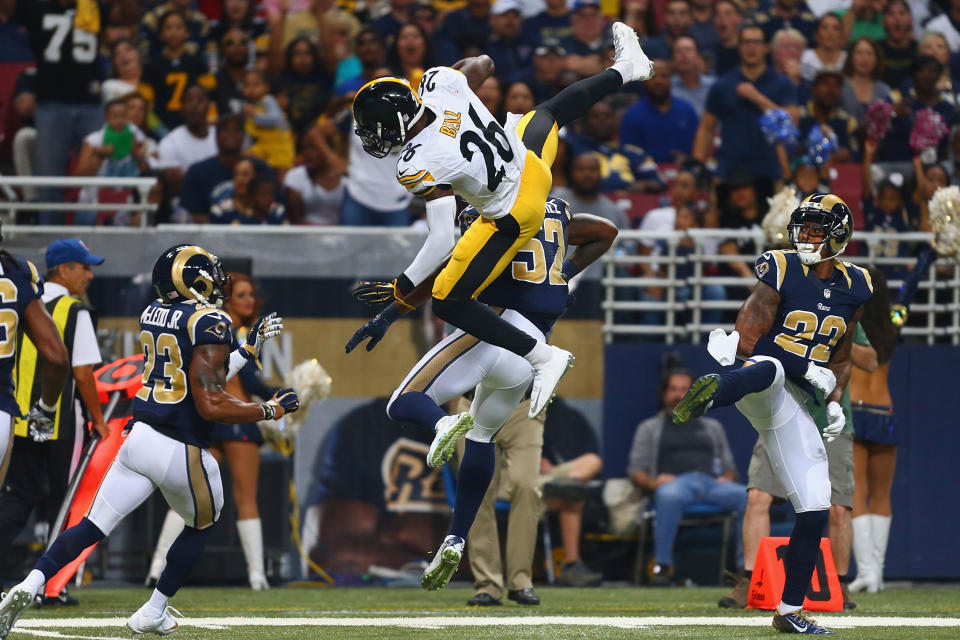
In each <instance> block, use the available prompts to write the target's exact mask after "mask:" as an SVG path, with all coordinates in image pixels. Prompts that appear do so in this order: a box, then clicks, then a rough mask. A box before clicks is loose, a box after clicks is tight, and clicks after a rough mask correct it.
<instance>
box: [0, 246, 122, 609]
mask: <svg viewBox="0 0 960 640" xmlns="http://www.w3.org/2000/svg"><path fill="white" fill-rule="evenodd" d="M103 260H104V259H103V257H102V256H97V255H94V254H92V253H91V252H90V250H89V249H88V248H87V245H85V244H84V243H83V242H82V241H81V240H78V239H76V238H68V239H66V240H57V241H55V242H53V243H51V245H50V246H49V247H47V255H46V262H47V273H46V275H45V276H44V280H45V283H44V287H43V296H42V298H41V300H42V302H43V305H44V306H45V307H46V309H47V312H48V313H49V314H50V316H51V317H52V318H53V321H54V324H55V325H56V327H57V331H59V333H60V337H61V338H62V339H63V342H64V344H65V345H66V347H67V351H68V353H69V357H70V365H71V367H72V368H71V370H70V373H68V375H67V377H66V380H65V382H64V385H63V391H62V393H61V396H60V399H59V401H58V403H57V405H56V408H55V409H54V410H53V411H51V412H50V415H49V417H50V418H51V420H52V423H53V429H52V432H49V433H47V432H44V433H40V432H36V431H34V432H31V431H30V430H29V429H28V425H27V420H26V419H24V418H18V419H16V420H15V428H14V435H15V438H16V439H15V445H14V450H15V451H16V453H15V455H13V456H12V459H11V460H10V469H9V472H8V473H7V478H6V481H5V484H4V486H3V490H2V491H0V549H10V548H11V545H12V543H13V540H14V538H16V537H17V535H18V534H19V533H20V531H21V530H22V529H23V527H24V526H25V525H26V523H27V520H28V518H29V516H30V513H31V512H32V511H33V510H34V509H38V510H39V513H38V520H39V521H47V522H50V521H52V520H53V519H54V518H56V515H57V513H58V511H59V509H60V505H61V503H62V501H63V499H64V495H65V494H66V490H67V485H68V484H69V481H70V474H71V473H72V472H73V471H74V469H75V468H76V466H77V463H78V462H79V458H80V452H81V451H82V450H83V446H82V444H83V440H84V438H85V437H86V436H87V433H86V430H85V428H84V426H85V424H86V421H87V419H89V420H90V421H91V422H92V423H93V430H94V431H95V432H96V433H97V434H99V435H100V437H101V438H105V437H106V436H107V434H108V429H107V426H106V424H104V422H103V414H102V412H101V411H100V402H99V400H98V398H97V388H96V382H95V381H94V378H93V368H94V366H95V365H97V364H99V363H100V361H101V358H100V349H99V347H98V345H97V335H96V332H95V330H94V326H93V319H92V317H91V315H90V308H89V307H87V306H86V305H85V304H84V303H83V302H82V301H81V298H83V297H84V296H85V295H86V292H87V287H89V286H90V281H91V280H93V272H92V271H91V269H90V267H91V266H93V265H98V264H102V263H103ZM40 364H41V358H40V357H39V356H38V353H37V348H36V346H35V345H34V344H33V342H31V341H30V338H29V337H27V336H22V337H21V338H20V344H19V348H18V349H17V368H16V371H15V376H16V397H17V404H18V405H19V406H20V412H21V413H22V414H23V415H24V416H26V415H27V413H28V412H29V411H30V408H31V407H32V406H33V405H34V404H36V399H37V398H38V397H39V394H40V378H41V376H40V375H39V372H40ZM81 402H82V404H83V407H86V412H84V410H83V407H81V406H80V403H81ZM85 414H86V415H85ZM50 533H51V534H52V535H53V536H55V535H56V534H57V533H58V532H56V531H51V532H50ZM53 600H56V601H58V602H61V603H65V602H68V600H67V596H66V593H65V592H64V593H63V594H61V596H60V598H54V599H53ZM75 602H76V601H75V600H72V601H70V603H75Z"/></svg>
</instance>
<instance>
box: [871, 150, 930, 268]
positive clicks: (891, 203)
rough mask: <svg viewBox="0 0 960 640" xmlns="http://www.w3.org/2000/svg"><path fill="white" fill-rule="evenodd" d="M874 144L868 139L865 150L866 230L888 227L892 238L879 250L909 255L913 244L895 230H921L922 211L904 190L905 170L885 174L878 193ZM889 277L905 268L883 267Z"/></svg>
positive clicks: (880, 229)
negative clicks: (872, 177) (872, 169)
mask: <svg viewBox="0 0 960 640" xmlns="http://www.w3.org/2000/svg"><path fill="white" fill-rule="evenodd" d="M874 153H875V148H874V146H873V143H872V142H871V141H869V140H868V141H867V143H866V145H865V149H864V154H863V169H862V174H861V175H862V189H863V221H864V229H866V230H867V231H886V232H890V233H891V238H890V239H884V240H881V241H880V242H879V243H878V246H877V248H876V252H877V254H878V255H882V256H887V257H901V258H902V257H906V256H908V255H910V254H911V249H912V247H911V244H912V243H908V242H902V241H899V240H897V239H896V235H895V234H896V232H905V231H919V230H920V224H921V215H920V214H921V212H920V210H919V208H918V207H917V206H916V205H915V204H914V203H913V202H907V200H906V198H905V197H904V193H903V186H904V184H903V182H904V178H903V174H901V173H899V172H895V173H892V174H890V175H889V176H887V177H886V178H884V179H883V180H882V181H881V182H880V184H879V185H878V186H877V188H876V196H874V190H873V188H872V183H871V180H870V164H872V162H873V159H874ZM882 270H883V272H884V274H885V275H886V276H887V277H888V278H900V277H902V276H903V275H904V273H905V271H906V269H904V268H903V267H902V266H899V265H894V266H891V265H885V266H883V267H882Z"/></svg>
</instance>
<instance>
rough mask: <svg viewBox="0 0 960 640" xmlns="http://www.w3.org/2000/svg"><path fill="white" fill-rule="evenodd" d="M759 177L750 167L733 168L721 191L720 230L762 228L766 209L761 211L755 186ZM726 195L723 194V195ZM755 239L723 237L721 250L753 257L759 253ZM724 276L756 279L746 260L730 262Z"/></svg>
mask: <svg viewBox="0 0 960 640" xmlns="http://www.w3.org/2000/svg"><path fill="white" fill-rule="evenodd" d="M755 183H756V178H755V177H754V175H753V174H752V173H751V172H750V170H749V169H745V168H742V167H741V168H738V169H736V170H735V171H733V172H732V173H731V174H730V175H729V177H728V178H727V180H726V182H725V183H724V184H723V187H724V188H723V189H722V190H719V192H718V196H717V197H718V200H719V201H720V202H719V205H720V225H719V226H720V228H721V229H748V230H751V231H759V230H760V228H761V227H760V224H761V222H762V221H763V212H762V211H761V210H760V199H759V197H758V195H757V188H756V186H755ZM724 193H725V194H726V195H725V197H722V196H723V194H724ZM759 248H760V247H758V246H757V245H756V242H755V241H754V239H753V238H752V237H751V236H749V235H745V234H738V235H734V236H731V237H730V238H728V239H726V240H723V241H722V242H721V243H720V247H719V251H720V253H722V254H725V255H741V256H753V255H757V254H758V253H759ZM723 270H724V271H726V274H725V275H733V276H740V277H741V278H753V277H754V276H753V268H752V267H751V266H750V265H748V264H747V263H746V262H727V263H726V266H725V268H723Z"/></svg>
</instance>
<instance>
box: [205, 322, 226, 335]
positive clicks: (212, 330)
mask: <svg viewBox="0 0 960 640" xmlns="http://www.w3.org/2000/svg"><path fill="white" fill-rule="evenodd" d="M207 333H209V334H212V335H214V336H216V337H217V338H221V339H222V338H223V336H225V335H226V333H227V323H226V322H224V321H223V320H221V321H220V322H218V323H217V324H215V325H212V326H209V327H207Z"/></svg>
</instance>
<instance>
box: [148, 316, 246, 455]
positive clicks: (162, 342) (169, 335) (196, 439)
mask: <svg viewBox="0 0 960 640" xmlns="http://www.w3.org/2000/svg"><path fill="white" fill-rule="evenodd" d="M232 340H233V334H232V333H231V332H230V316H228V315H227V314H226V313H225V312H223V311H221V310H220V309H217V308H215V307H211V306H208V305H204V304H201V303H198V302H196V301H188V302H180V303H176V304H163V303H162V302H161V301H160V300H154V301H153V302H151V303H150V304H149V305H148V306H147V308H146V309H144V310H143V313H141V314H140V347H141V349H142V350H143V356H144V368H143V387H142V388H141V389H140V391H138V392H137V396H136V398H135V399H134V402H133V418H134V420H138V421H140V422H144V423H146V424H148V425H150V426H151V427H153V429H154V430H156V431H158V432H160V433H162V434H164V435H166V436H169V437H171V438H173V439H174V440H179V441H180V442H183V443H185V444H190V445H194V446H197V447H201V448H207V447H209V446H210V444H211V440H210V433H211V430H212V429H213V423H212V422H210V421H209V420H206V419H204V418H203V417H202V416H201V415H200V413H199V412H198V411H197V407H196V405H195V404H194V401H193V395H192V394H191V393H190V382H189V379H190V362H191V360H192V358H193V350H194V349H195V348H197V347H199V346H202V345H206V344H225V345H228V346H229V345H230V344H231V341H232Z"/></svg>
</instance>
